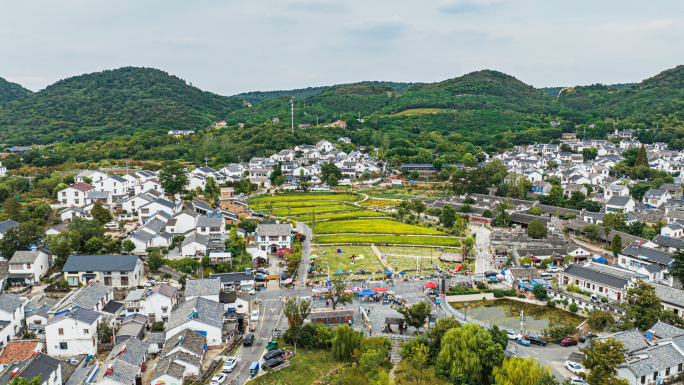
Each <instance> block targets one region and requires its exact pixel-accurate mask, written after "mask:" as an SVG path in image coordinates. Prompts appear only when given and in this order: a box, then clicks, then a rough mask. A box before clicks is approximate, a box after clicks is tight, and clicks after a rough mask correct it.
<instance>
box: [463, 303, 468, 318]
mask: <svg viewBox="0 0 684 385" xmlns="http://www.w3.org/2000/svg"><path fill="white" fill-rule="evenodd" d="M463 314H465V315H466V316H467V315H468V302H466V303H464V304H463Z"/></svg>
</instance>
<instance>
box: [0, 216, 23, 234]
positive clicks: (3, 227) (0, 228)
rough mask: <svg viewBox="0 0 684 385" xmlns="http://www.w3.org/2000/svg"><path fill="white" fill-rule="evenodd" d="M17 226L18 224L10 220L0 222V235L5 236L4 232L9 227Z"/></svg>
mask: <svg viewBox="0 0 684 385" xmlns="http://www.w3.org/2000/svg"><path fill="white" fill-rule="evenodd" d="M17 226H19V222H15V221H13V220H11V219H8V220H6V221H3V222H0V234H5V231H7V230H9V229H10V228H11V227H17Z"/></svg>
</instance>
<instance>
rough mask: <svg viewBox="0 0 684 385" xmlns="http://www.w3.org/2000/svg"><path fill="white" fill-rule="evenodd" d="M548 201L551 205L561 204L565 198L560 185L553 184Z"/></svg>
mask: <svg viewBox="0 0 684 385" xmlns="http://www.w3.org/2000/svg"><path fill="white" fill-rule="evenodd" d="M548 200H549V201H548V202H549V204H550V205H551V206H561V205H562V203H563V201H564V200H565V198H564V197H563V188H562V187H561V186H558V185H553V187H551V191H549V198H548Z"/></svg>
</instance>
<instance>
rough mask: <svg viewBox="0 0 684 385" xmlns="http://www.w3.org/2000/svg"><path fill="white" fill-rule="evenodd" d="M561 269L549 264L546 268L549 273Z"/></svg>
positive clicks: (558, 271) (557, 271)
mask: <svg viewBox="0 0 684 385" xmlns="http://www.w3.org/2000/svg"><path fill="white" fill-rule="evenodd" d="M560 271H561V268H560V267H555V266H549V267H547V268H546V272H547V273H560Z"/></svg>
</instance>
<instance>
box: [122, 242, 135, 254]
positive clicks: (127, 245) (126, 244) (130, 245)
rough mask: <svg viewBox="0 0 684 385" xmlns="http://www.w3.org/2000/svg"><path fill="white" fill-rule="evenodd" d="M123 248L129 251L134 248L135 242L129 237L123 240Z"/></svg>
mask: <svg viewBox="0 0 684 385" xmlns="http://www.w3.org/2000/svg"><path fill="white" fill-rule="evenodd" d="M123 249H124V250H125V251H126V252H127V253H130V252H131V251H133V250H135V243H133V241H131V240H130V239H126V240H125V241H124V242H123Z"/></svg>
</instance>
